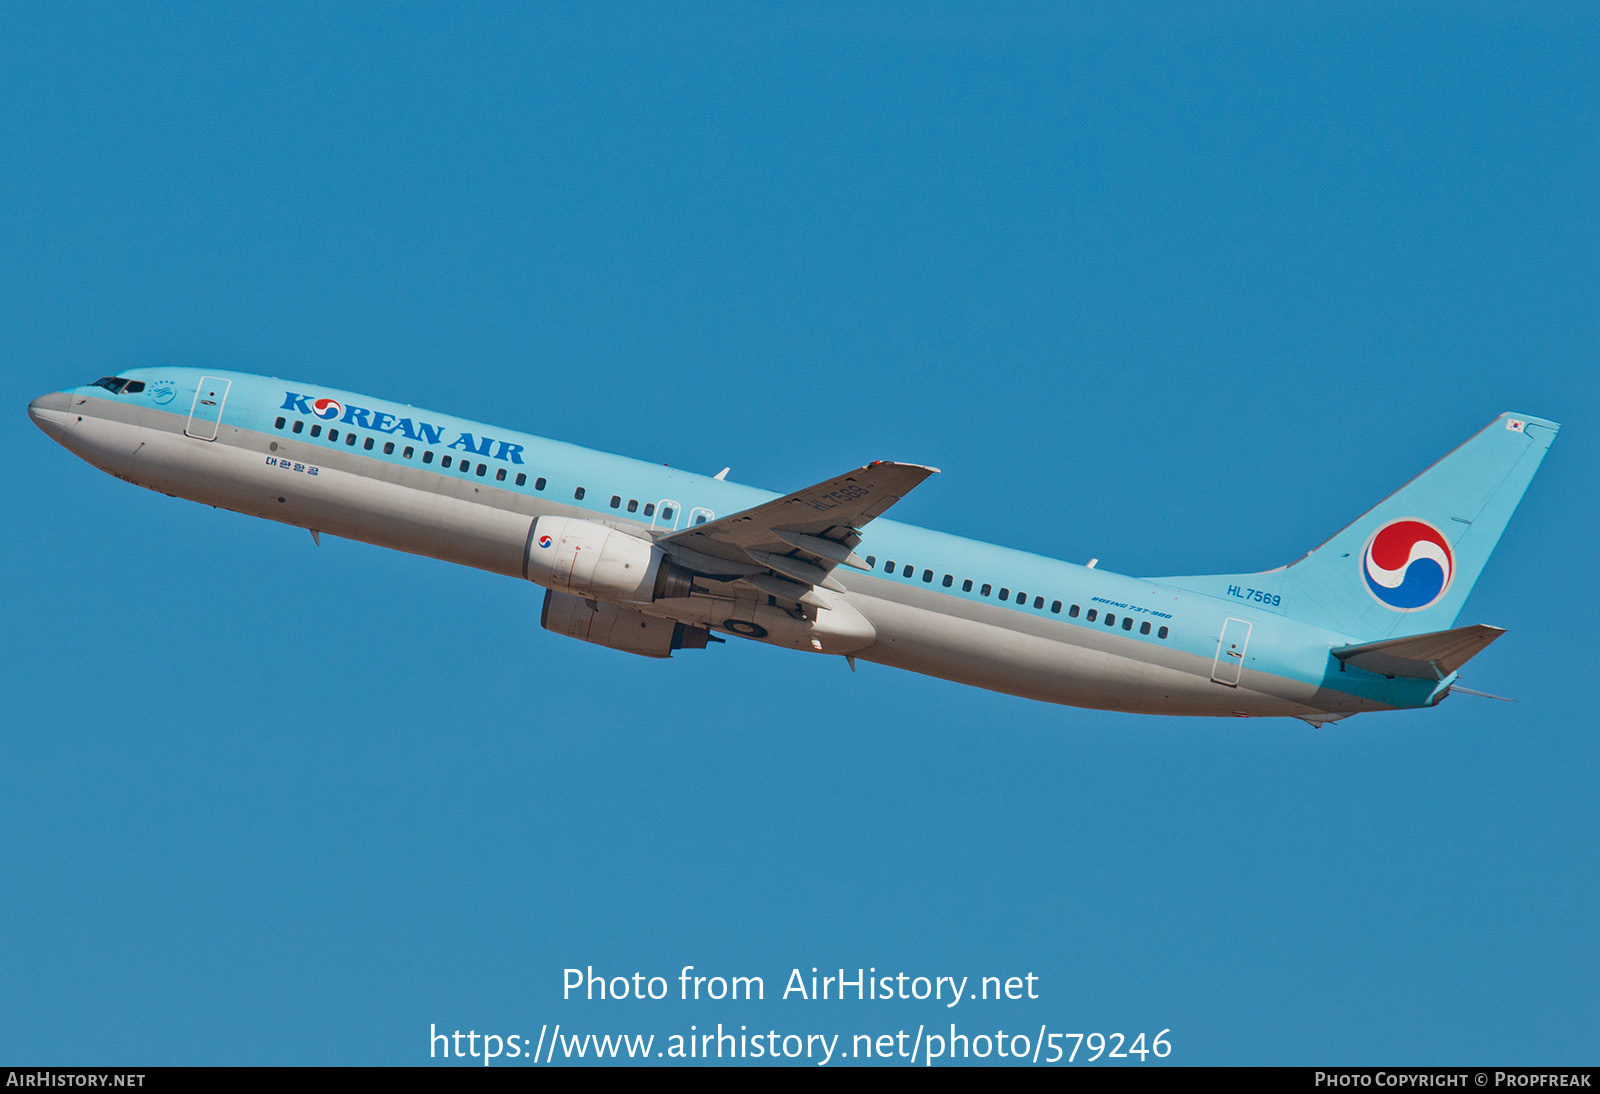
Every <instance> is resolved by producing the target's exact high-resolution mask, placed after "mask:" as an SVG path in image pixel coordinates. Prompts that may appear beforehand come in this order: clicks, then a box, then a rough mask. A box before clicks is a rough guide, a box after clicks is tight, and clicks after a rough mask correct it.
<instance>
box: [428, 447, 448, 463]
mask: <svg viewBox="0 0 1600 1094" xmlns="http://www.w3.org/2000/svg"><path fill="white" fill-rule="evenodd" d="M449 458H450V457H449V456H446V457H445V459H449ZM422 462H423V463H432V462H433V449H431V448H430V449H428V450H427V451H426V452H424V453H423V454H422Z"/></svg>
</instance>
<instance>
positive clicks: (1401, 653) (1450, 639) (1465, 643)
mask: <svg viewBox="0 0 1600 1094" xmlns="http://www.w3.org/2000/svg"><path fill="white" fill-rule="evenodd" d="M1505 633H1506V632H1505V630H1504V629H1503V628H1501V627H1489V626H1485V625H1484V624H1482V623H1479V624H1477V625H1475V626H1471V627H1457V628H1456V629H1455V630H1451V631H1433V632H1432V633H1429V634H1413V635H1407V636H1406V637H1405V638H1386V639H1384V640H1383V641H1381V642H1365V643H1363V644H1361V645H1359V646H1344V647H1341V648H1340V649H1336V650H1334V651H1333V655H1334V656H1335V657H1337V658H1338V659H1339V660H1341V661H1343V662H1344V663H1345V664H1347V665H1354V666H1355V667H1356V668H1358V669H1365V670H1366V671H1367V672H1376V673H1379V674H1381V675H1383V676H1406V677H1411V678H1413V679H1417V680H1443V679H1444V678H1445V677H1446V676H1449V675H1450V674H1451V673H1452V672H1455V671H1456V670H1457V669H1459V668H1460V667H1461V666H1462V665H1465V664H1466V663H1467V662H1468V661H1470V660H1472V658H1474V657H1476V656H1477V655H1478V654H1479V653H1480V652H1482V650H1483V648H1484V647H1485V646H1487V645H1488V644H1489V643H1490V642H1493V641H1494V640H1495V639H1496V638H1499V637H1500V636H1501V635H1502V634H1505Z"/></svg>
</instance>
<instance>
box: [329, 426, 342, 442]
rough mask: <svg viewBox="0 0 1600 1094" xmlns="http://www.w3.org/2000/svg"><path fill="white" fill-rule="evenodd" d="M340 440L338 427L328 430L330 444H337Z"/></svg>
mask: <svg viewBox="0 0 1600 1094" xmlns="http://www.w3.org/2000/svg"><path fill="white" fill-rule="evenodd" d="M338 441H339V431H338V430H337V429H330V430H328V443H329V444H337V443H338Z"/></svg>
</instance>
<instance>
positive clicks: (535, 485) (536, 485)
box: [517, 475, 544, 490]
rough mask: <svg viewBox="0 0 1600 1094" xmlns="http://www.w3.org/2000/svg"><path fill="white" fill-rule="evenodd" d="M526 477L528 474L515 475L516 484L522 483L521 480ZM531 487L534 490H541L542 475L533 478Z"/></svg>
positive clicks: (542, 486)
mask: <svg viewBox="0 0 1600 1094" xmlns="http://www.w3.org/2000/svg"><path fill="white" fill-rule="evenodd" d="M527 477H528V476H526V475H518V476H517V485H518V486H521V485H522V480H523V479H526V478H527ZM533 488H534V489H535V490H543V489H544V477H543V476H540V477H539V478H537V479H534V480H533Z"/></svg>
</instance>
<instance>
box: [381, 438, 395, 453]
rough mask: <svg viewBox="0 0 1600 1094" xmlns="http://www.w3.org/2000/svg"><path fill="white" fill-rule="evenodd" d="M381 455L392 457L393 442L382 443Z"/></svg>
mask: <svg viewBox="0 0 1600 1094" xmlns="http://www.w3.org/2000/svg"><path fill="white" fill-rule="evenodd" d="M383 454H384V455H385V456H392V455H394V442H393V441H384V442H383Z"/></svg>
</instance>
